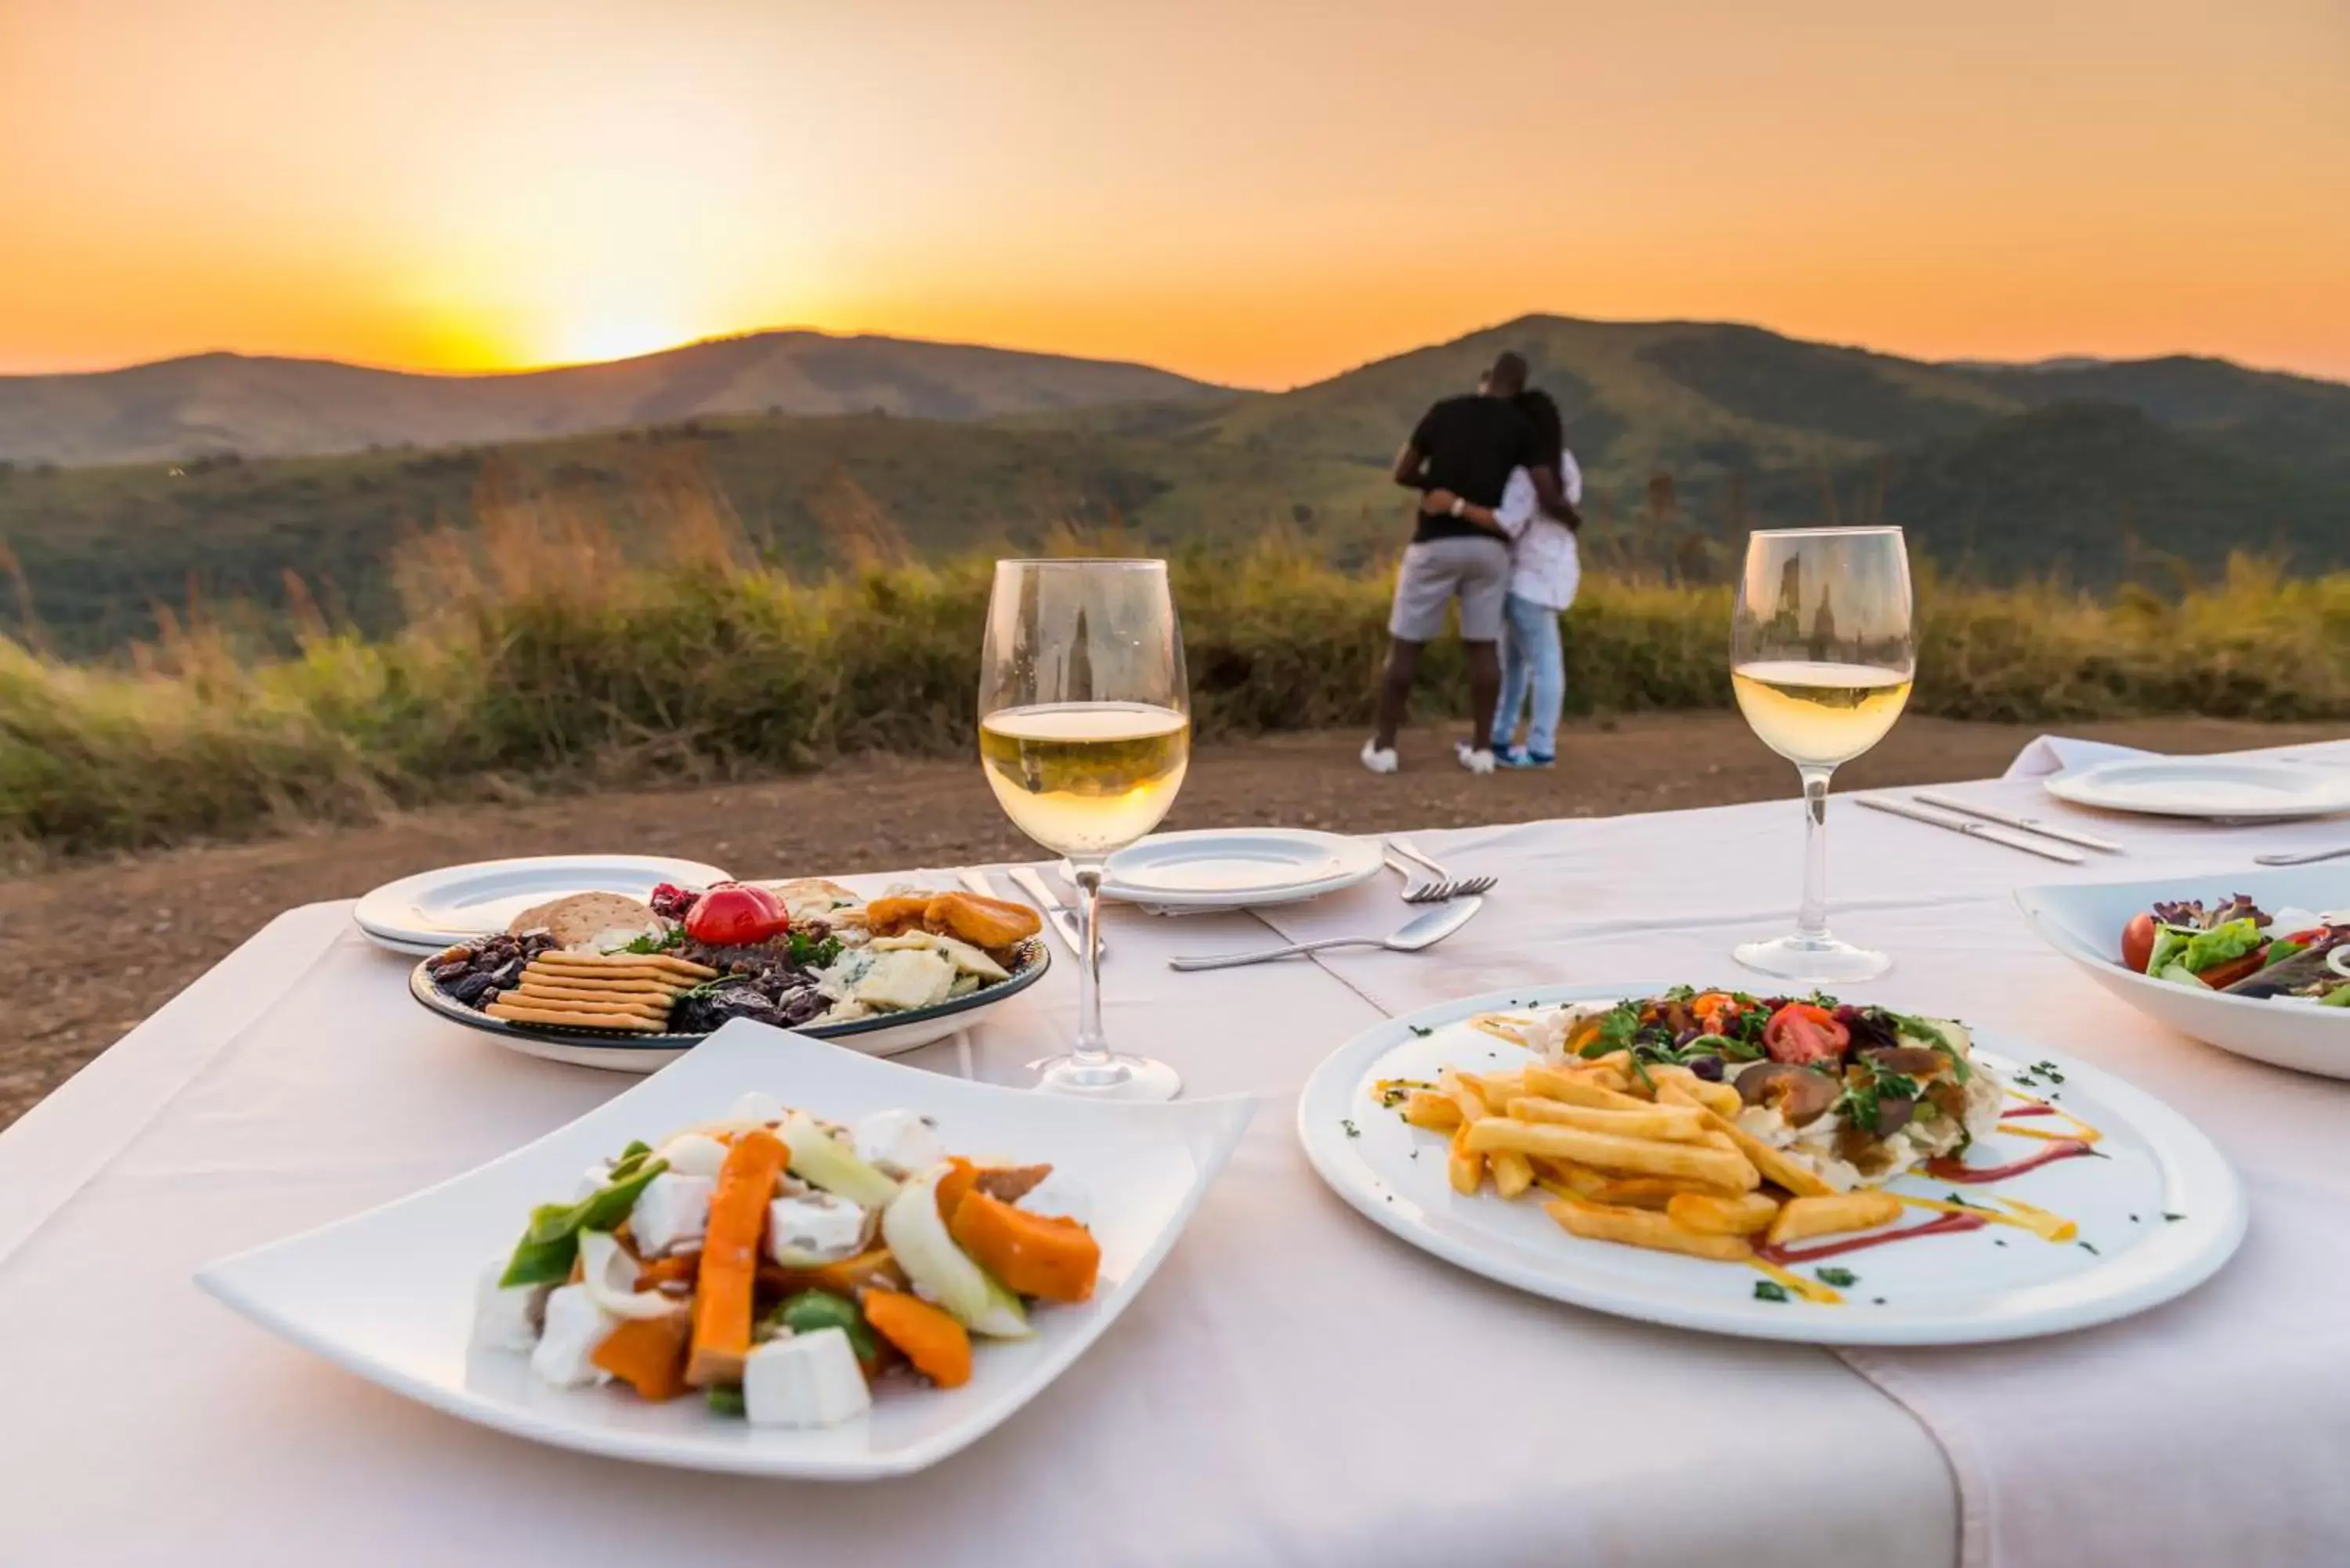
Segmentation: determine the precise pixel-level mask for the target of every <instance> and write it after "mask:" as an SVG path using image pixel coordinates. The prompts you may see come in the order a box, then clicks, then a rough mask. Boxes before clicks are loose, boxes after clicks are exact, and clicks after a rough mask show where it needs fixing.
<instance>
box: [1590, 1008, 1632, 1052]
mask: <svg viewBox="0 0 2350 1568" xmlns="http://www.w3.org/2000/svg"><path fill="white" fill-rule="evenodd" d="M1639 1028H1640V1010H1639V1009H1638V1007H1636V1006H1634V1005H1633V1004H1632V1003H1631V1002H1617V1004H1616V1005H1615V1006H1614V1007H1612V1008H1609V1009H1608V1010H1607V1016H1606V1017H1604V1018H1602V1019H1601V1020H1600V1021H1599V1033H1597V1034H1596V1035H1594V1036H1592V1039H1591V1043H1590V1044H1587V1045H1586V1046H1584V1048H1583V1049H1582V1050H1580V1051H1578V1052H1576V1053H1575V1054H1576V1055H1578V1056H1605V1055H1607V1053H1609V1052H1610V1051H1628V1050H1630V1049H1631V1047H1632V1036H1633V1035H1634V1034H1636V1033H1638V1032H1639Z"/></svg>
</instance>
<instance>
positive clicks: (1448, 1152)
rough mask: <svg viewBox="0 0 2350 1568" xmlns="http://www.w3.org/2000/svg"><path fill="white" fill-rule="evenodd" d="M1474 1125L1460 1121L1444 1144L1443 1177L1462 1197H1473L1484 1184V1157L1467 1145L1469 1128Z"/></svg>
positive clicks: (1474, 1124)
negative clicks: (1449, 1141)
mask: <svg viewBox="0 0 2350 1568" xmlns="http://www.w3.org/2000/svg"><path fill="white" fill-rule="evenodd" d="M1488 1119H1491V1118H1488ZM1476 1125H1477V1124H1476V1123H1474V1122H1462V1123H1461V1126H1460V1127H1458V1128H1456V1129H1455V1130H1454V1132H1453V1134H1452V1141H1451V1143H1449V1144H1447V1145H1446V1146H1445V1156H1444V1175H1445V1179H1447V1180H1448V1181H1450V1182H1451V1183H1452V1190H1453V1191H1455V1192H1458V1193H1460V1194H1461V1196H1462V1197H1464V1198H1474V1197H1475V1196H1476V1195H1477V1189H1479V1188H1481V1187H1482V1186H1484V1185H1485V1157H1484V1156H1483V1155H1482V1154H1479V1153H1477V1152H1475V1151H1474V1150H1472V1149H1471V1148H1470V1147H1469V1145H1468V1137H1469V1129H1470V1128H1471V1127H1474V1126H1476Z"/></svg>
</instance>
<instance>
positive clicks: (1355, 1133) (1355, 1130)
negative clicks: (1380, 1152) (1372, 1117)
mask: <svg viewBox="0 0 2350 1568" xmlns="http://www.w3.org/2000/svg"><path fill="white" fill-rule="evenodd" d="M1338 1125H1339V1126H1340V1127H1345V1128H1346V1129H1347V1137H1362V1136H1363V1129H1362V1128H1360V1127H1357V1126H1356V1125H1355V1124H1354V1122H1353V1121H1352V1120H1351V1119H1349V1120H1342V1121H1340V1122H1339V1124H1338Z"/></svg>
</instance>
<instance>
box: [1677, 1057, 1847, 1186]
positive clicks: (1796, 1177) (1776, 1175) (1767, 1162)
mask: <svg viewBox="0 0 2350 1568" xmlns="http://www.w3.org/2000/svg"><path fill="white" fill-rule="evenodd" d="M1657 1096H1658V1097H1659V1099H1661V1100H1664V1101H1665V1102H1667V1103H1668V1104H1670V1105H1682V1106H1697V1108H1698V1109H1699V1110H1701V1111H1705V1114H1706V1117H1707V1119H1708V1120H1709V1121H1711V1123H1712V1124H1713V1130H1714V1131H1716V1132H1718V1133H1720V1134H1721V1135H1722V1136H1723V1137H1726V1138H1728V1139H1729V1140H1730V1141H1731V1143H1733V1144H1735V1145H1737V1146H1738V1151H1739V1153H1741V1154H1742V1155H1743V1156H1745V1157H1746V1158H1747V1159H1749V1160H1750V1161H1752V1163H1753V1166H1754V1168H1755V1169H1757V1170H1759V1171H1761V1172H1762V1173H1763V1176H1765V1177H1766V1178H1768V1179H1771V1180H1772V1181H1774V1182H1777V1183H1778V1184H1779V1185H1780V1186H1782V1187H1783V1188H1785V1189H1787V1190H1788V1191H1790V1192H1792V1193H1794V1195H1795V1196H1796V1197H1798V1198H1825V1197H1830V1196H1833V1195H1834V1194H1835V1188H1833V1187H1830V1186H1829V1185H1828V1184H1827V1183H1826V1182H1825V1181H1824V1180H1822V1179H1820V1178H1819V1177H1816V1176H1814V1175H1813V1174H1812V1173H1811V1172H1810V1171H1808V1170H1805V1169H1804V1168H1803V1167H1802V1166H1800V1165H1797V1164H1796V1163H1795V1162H1794V1161H1793V1160H1791V1159H1787V1158H1783V1156H1782V1155H1781V1154H1780V1153H1779V1151H1778V1150H1777V1149H1775V1148H1773V1147H1771V1146H1770V1145H1769V1144H1767V1143H1764V1142H1763V1140H1762V1139H1761V1138H1759V1137H1755V1136H1754V1135H1753V1134H1752V1133H1750V1132H1747V1131H1745V1130H1743V1129H1742V1128H1741V1127H1739V1125H1738V1124H1737V1123H1736V1122H1733V1121H1731V1119H1730V1118H1729V1117H1727V1116H1719V1115H1716V1114H1715V1113H1714V1112H1712V1111H1709V1110H1705V1107H1704V1106H1701V1105H1699V1104H1698V1101H1697V1100H1696V1098H1695V1097H1694V1096H1691V1095H1690V1093H1689V1091H1688V1090H1686V1089H1684V1088H1683V1087H1681V1085H1679V1084H1661V1085H1658V1089H1657Z"/></svg>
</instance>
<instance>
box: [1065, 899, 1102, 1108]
mask: <svg viewBox="0 0 2350 1568" xmlns="http://www.w3.org/2000/svg"><path fill="white" fill-rule="evenodd" d="M1069 870H1070V873H1071V874H1072V875H1073V876H1075V877H1076V882H1077V901H1078V906H1079V909H1078V912H1079V915H1080V916H1081V919H1080V925H1081V927H1082V930H1081V931H1080V935H1082V936H1083V937H1084V939H1085V944H1086V950H1085V951H1084V952H1083V953H1081V954H1079V955H1078V958H1077V1044H1076V1049H1075V1050H1074V1051H1072V1052H1071V1053H1070V1054H1071V1055H1072V1056H1073V1057H1075V1058H1076V1064H1077V1066H1078V1067H1079V1068H1080V1069H1084V1068H1088V1067H1092V1068H1103V1067H1107V1066H1108V1065H1109V1064H1110V1059H1109V1039H1108V1037H1107V1035H1105V1034H1104V1033H1102V1021H1101V885H1102V867H1101V862H1100V861H1098V860H1096V861H1091V862H1087V861H1083V860H1078V859H1076V858H1074V857H1072V859H1071V860H1070V862H1069Z"/></svg>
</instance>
